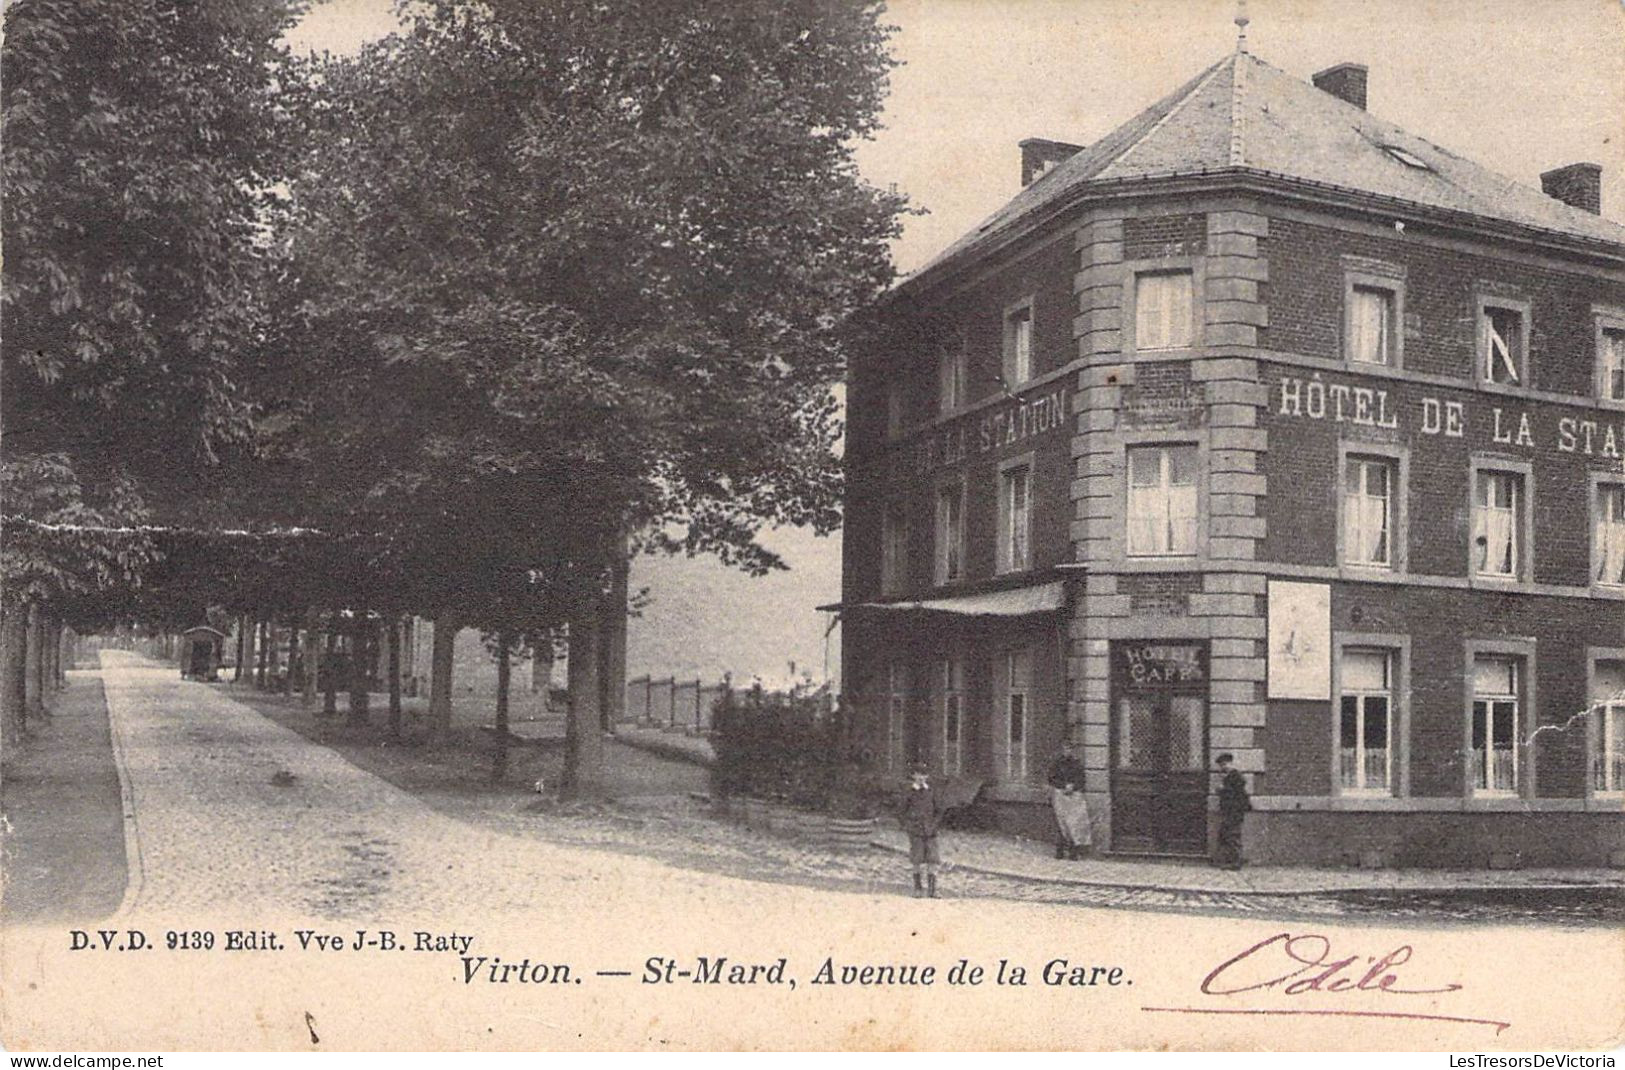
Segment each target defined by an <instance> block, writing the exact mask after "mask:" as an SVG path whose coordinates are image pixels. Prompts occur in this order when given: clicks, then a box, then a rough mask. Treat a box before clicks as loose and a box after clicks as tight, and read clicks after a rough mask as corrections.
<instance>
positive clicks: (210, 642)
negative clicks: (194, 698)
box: [180, 624, 226, 680]
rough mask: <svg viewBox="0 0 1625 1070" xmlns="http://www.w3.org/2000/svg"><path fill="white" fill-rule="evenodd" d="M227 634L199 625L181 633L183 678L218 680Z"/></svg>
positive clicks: (205, 625)
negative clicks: (221, 655) (222, 649)
mask: <svg viewBox="0 0 1625 1070" xmlns="http://www.w3.org/2000/svg"><path fill="white" fill-rule="evenodd" d="M225 641H226V634H225V633H224V632H222V631H219V630H217V629H215V628H211V627H209V626H208V625H207V624H199V625H196V626H194V627H191V628H188V629H186V631H184V632H182V633H181V650H180V658H181V678H182V679H183V680H185V679H191V680H218V679H219V678H220V653H221V648H222V646H223V645H224V644H225Z"/></svg>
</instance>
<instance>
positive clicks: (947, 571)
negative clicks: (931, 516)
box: [936, 483, 965, 584]
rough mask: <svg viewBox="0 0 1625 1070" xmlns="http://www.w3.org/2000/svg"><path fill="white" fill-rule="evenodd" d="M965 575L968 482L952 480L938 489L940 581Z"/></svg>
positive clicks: (938, 578) (937, 578) (937, 570)
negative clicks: (966, 495) (966, 486)
mask: <svg viewBox="0 0 1625 1070" xmlns="http://www.w3.org/2000/svg"><path fill="white" fill-rule="evenodd" d="M964 577H965V485H964V484H963V483H952V484H949V485H947V486H944V487H941V488H940V489H938V491H937V569H936V580H937V583H939V584H943V583H952V582H954V581H955V580H960V579H964Z"/></svg>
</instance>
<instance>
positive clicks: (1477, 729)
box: [1472, 655, 1522, 795]
mask: <svg viewBox="0 0 1625 1070" xmlns="http://www.w3.org/2000/svg"><path fill="white" fill-rule="evenodd" d="M1521 676H1522V673H1521V672H1520V671H1519V661H1518V659H1517V658H1510V657H1494V656H1488V655H1479V656H1478V657H1476V658H1474V659H1473V726H1472V733H1473V738H1472V743H1473V754H1472V761H1473V769H1472V775H1473V781H1472V783H1473V792H1474V793H1475V794H1479V795H1515V794H1517V792H1518V757H1519V746H1518V716H1519V711H1518V705H1519V698H1518V695H1519V685H1520V682H1521V681H1520V677H1521Z"/></svg>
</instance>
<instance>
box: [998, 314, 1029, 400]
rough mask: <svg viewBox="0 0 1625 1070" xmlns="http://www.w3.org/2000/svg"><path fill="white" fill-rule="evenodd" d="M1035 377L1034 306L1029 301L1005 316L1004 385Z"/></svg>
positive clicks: (1008, 385)
mask: <svg viewBox="0 0 1625 1070" xmlns="http://www.w3.org/2000/svg"><path fill="white" fill-rule="evenodd" d="M1032 377H1033V305H1032V302H1031V301H1030V300H1029V301H1027V302H1026V303H1025V304H1023V305H1021V306H1020V307H1018V308H1015V309H1012V310H1011V311H1009V312H1007V313H1005V316H1004V385H1005V386H1006V387H1016V386H1019V385H1021V384H1022V383H1025V382H1026V381H1027V380H1028V379H1031V378H1032Z"/></svg>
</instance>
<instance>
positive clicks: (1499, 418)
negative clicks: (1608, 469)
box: [1271, 375, 1625, 460]
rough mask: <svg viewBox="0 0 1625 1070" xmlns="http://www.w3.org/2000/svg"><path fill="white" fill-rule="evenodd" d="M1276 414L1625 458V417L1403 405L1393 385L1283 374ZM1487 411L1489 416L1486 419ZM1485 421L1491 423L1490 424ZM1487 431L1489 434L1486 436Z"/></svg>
mask: <svg viewBox="0 0 1625 1070" xmlns="http://www.w3.org/2000/svg"><path fill="white" fill-rule="evenodd" d="M1272 401H1273V404H1272V406H1271V407H1272V408H1273V409H1274V411H1275V414H1276V415H1277V416H1290V417H1294V418H1301V419H1306V420H1327V421H1330V422H1332V423H1348V424H1353V425H1355V426H1360V427H1380V428H1388V429H1393V430H1399V429H1401V428H1403V429H1405V430H1411V431H1414V432H1415V433H1416V434H1418V435H1438V436H1440V437H1443V438H1467V437H1469V435H1472V437H1474V438H1486V439H1487V442H1488V443H1489V444H1493V445H1498V446H1511V447H1514V448H1523V449H1529V450H1538V449H1548V450H1553V449H1555V450H1556V451H1557V452H1559V453H1573V454H1577V455H1583V456H1586V457H1607V458H1610V459H1613V460H1619V459H1621V458H1625V421H1621V420H1618V419H1599V418H1596V417H1590V416H1573V415H1560V414H1559V413H1557V412H1555V411H1553V410H1552V409H1550V408H1549V407H1548V408H1538V409H1535V410H1534V411H1530V410H1528V409H1525V408H1523V407H1521V406H1519V405H1516V404H1490V405H1480V406H1476V407H1473V408H1469V407H1468V404H1467V403H1466V402H1464V401H1458V400H1455V399H1451V398H1438V397H1432V396H1424V397H1421V398H1418V399H1416V401H1415V403H1414V404H1413V405H1403V404H1401V402H1400V400H1399V399H1398V397H1397V396H1396V392H1395V391H1393V390H1388V389H1383V388H1381V387H1370V386H1358V385H1355V384H1352V383H1340V382H1337V381H1335V380H1326V379H1322V378H1321V377H1320V376H1318V375H1317V376H1314V377H1312V378H1308V379H1304V378H1300V377H1297V376H1291V375H1284V376H1282V377H1281V381H1280V383H1279V385H1278V386H1277V387H1276V389H1275V396H1274V398H1273V399H1272ZM1485 416H1487V417H1488V419H1484V417H1485ZM1486 425H1487V426H1486ZM1485 431H1487V432H1488V435H1487V436H1486V435H1484V432H1485Z"/></svg>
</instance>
